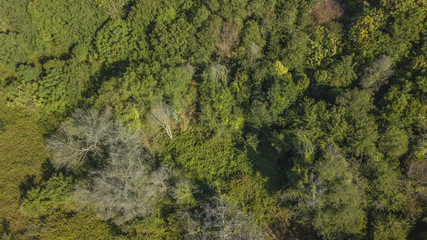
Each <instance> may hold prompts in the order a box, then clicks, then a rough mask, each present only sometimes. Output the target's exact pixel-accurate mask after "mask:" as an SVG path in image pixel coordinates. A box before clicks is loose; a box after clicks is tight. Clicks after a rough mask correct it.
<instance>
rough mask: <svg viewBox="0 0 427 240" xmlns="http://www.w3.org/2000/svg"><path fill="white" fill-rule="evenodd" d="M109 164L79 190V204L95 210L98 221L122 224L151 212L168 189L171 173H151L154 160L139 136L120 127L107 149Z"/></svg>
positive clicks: (164, 169)
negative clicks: (144, 147) (99, 219)
mask: <svg viewBox="0 0 427 240" xmlns="http://www.w3.org/2000/svg"><path fill="white" fill-rule="evenodd" d="M107 163H108V165H107V166H106V167H105V168H103V169H100V170H96V171H93V172H92V173H91V175H90V179H89V180H88V181H87V183H86V184H85V185H80V186H78V187H77V189H76V192H75V199H76V201H78V202H80V203H82V204H83V205H87V206H89V207H91V208H93V209H95V210H96V212H97V214H98V216H99V218H101V219H103V220H109V219H111V220H112V221H113V222H114V223H116V224H118V225H120V224H123V223H125V222H127V221H129V220H132V219H134V218H135V217H140V216H147V215H149V214H150V213H151V211H152V209H153V207H154V206H155V204H156V203H157V200H158V199H159V198H160V197H162V196H163V195H164V194H165V193H166V190H167V188H168V183H167V180H168V179H169V175H170V174H169V170H168V169H167V168H163V167H160V168H157V169H156V170H154V171H151V170H150V169H151V168H152V165H153V158H152V157H151V155H150V154H149V153H148V152H146V151H145V150H144V149H143V147H142V144H141V143H140V133H138V132H130V131H128V130H126V129H125V128H124V127H118V130H117V132H116V133H115V134H114V137H113V138H112V140H111V142H109V149H108V161H107Z"/></svg>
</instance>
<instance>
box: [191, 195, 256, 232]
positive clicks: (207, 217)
mask: <svg viewBox="0 0 427 240" xmlns="http://www.w3.org/2000/svg"><path fill="white" fill-rule="evenodd" d="M187 216H189V215H188V214H187ZM188 226H189V227H190V228H189V231H188V234H187V235H186V236H185V238H186V239H200V240H202V239H220V240H231V239H233V240H234V239H245V240H250V239H257V240H258V239H262V237H263V235H264V232H263V231H262V229H261V228H260V227H259V226H258V224H257V223H256V222H255V221H254V220H253V218H252V217H251V216H250V215H249V214H246V213H244V212H243V211H241V210H240V209H239V208H238V207H237V205H235V204H233V203H231V202H230V201H229V200H228V199H227V198H225V197H222V198H217V197H214V198H212V199H211V201H210V202H205V203H203V204H202V211H201V212H200V213H199V216H198V217H197V218H196V220H195V219H194V218H191V217H190V219H189V220H188Z"/></svg>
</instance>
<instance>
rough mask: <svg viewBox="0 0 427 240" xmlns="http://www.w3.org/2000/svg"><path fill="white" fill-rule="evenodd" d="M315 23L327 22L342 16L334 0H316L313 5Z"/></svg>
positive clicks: (341, 11) (339, 7)
mask: <svg viewBox="0 0 427 240" xmlns="http://www.w3.org/2000/svg"><path fill="white" fill-rule="evenodd" d="M313 13H314V17H315V18H316V21H317V23H319V24H327V23H329V22H331V21H333V20H335V19H338V18H340V17H341V16H342V14H343V10H342V9H341V6H340V5H339V4H338V3H337V2H336V1H335V0H317V1H316V3H315V4H314V7H313Z"/></svg>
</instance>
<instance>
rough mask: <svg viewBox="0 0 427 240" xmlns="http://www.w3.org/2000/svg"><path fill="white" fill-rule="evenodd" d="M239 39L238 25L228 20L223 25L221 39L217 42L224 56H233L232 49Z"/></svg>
mask: <svg viewBox="0 0 427 240" xmlns="http://www.w3.org/2000/svg"><path fill="white" fill-rule="evenodd" d="M238 39H239V31H238V29H237V27H236V26H235V25H234V24H233V23H231V22H226V23H224V25H223V27H222V32H221V40H220V41H219V42H218V43H217V44H216V47H217V48H218V49H219V50H220V52H221V54H222V55H223V56H226V57H228V58H231V50H232V48H233V45H234V43H235V42H236V41H237V40H238Z"/></svg>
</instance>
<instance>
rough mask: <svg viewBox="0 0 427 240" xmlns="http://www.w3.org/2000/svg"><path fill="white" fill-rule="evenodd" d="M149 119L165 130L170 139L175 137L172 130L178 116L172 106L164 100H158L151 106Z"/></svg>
mask: <svg viewBox="0 0 427 240" xmlns="http://www.w3.org/2000/svg"><path fill="white" fill-rule="evenodd" d="M149 120H150V121H151V122H152V123H153V125H154V126H158V127H160V128H162V129H163V130H165V132H166V134H167V135H168V137H169V138H170V139H173V134H172V130H173V128H174V127H175V120H176V116H175V113H174V112H173V110H172V109H171V107H170V106H169V105H167V104H165V103H163V102H157V103H155V104H154V105H153V107H152V108H151V112H150V116H149Z"/></svg>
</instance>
